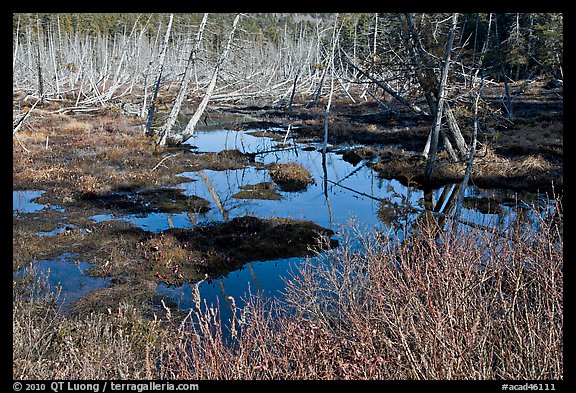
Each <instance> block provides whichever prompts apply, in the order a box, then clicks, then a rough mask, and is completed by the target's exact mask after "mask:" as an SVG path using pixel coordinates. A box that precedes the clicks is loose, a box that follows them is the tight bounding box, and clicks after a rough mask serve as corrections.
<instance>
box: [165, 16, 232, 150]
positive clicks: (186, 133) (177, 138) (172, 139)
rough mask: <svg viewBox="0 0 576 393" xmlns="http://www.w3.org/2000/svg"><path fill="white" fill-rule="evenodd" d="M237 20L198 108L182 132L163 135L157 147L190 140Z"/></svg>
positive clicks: (211, 90)
mask: <svg viewBox="0 0 576 393" xmlns="http://www.w3.org/2000/svg"><path fill="white" fill-rule="evenodd" d="M239 20H240V14H237V15H236V17H235V18H234V22H233V23H232V29H231V31H230V34H229V36H228V41H227V43H226V48H225V49H224V51H223V52H222V54H221V55H220V57H219V58H218V61H217V62H216V65H215V66H214V70H213V71H212V78H211V79H210V84H209V85H208V88H207V89H206V92H205V93H204V98H203V99H202V101H201V102H200V105H198V108H196V111H195V112H194V115H192V118H191V119H190V121H189V122H188V125H187V126H186V128H185V129H184V130H183V131H181V132H179V133H177V134H172V135H169V136H168V135H167V133H164V136H163V137H162V138H160V139H158V142H157V143H158V145H164V144H168V145H180V144H182V143H184V142H185V141H187V140H188V139H190V138H191V137H192V136H193V135H194V130H195V127H196V124H197V123H198V121H199V120H200V118H201V117H202V114H203V113H204V110H205V109H206V106H207V105H208V102H209V101H210V97H211V96H212V92H213V91H214V87H215V86H216V80H217V79H218V71H219V70H220V67H221V66H222V63H223V62H224V60H226V58H227V57H228V54H229V53H230V47H231V46H232V40H233V38H234V32H235V30H236V26H237V25H238V21H239Z"/></svg>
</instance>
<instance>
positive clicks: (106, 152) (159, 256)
mask: <svg viewBox="0 0 576 393" xmlns="http://www.w3.org/2000/svg"><path fill="white" fill-rule="evenodd" d="M511 87H512V88H513V89H514V88H515V87H514V86H511ZM502 94H503V86H500V85H490V86H488V87H487V88H486V91H485V97H484V102H483V106H482V111H481V112H482V113H481V118H480V132H479V144H478V152H477V155H476V157H475V159H474V165H473V168H472V176H471V182H472V183H473V184H474V185H476V186H479V187H481V188H506V189H512V190H526V191H541V192H544V191H550V190H552V189H554V192H555V193H556V195H558V194H559V193H561V192H562V188H563V96H562V95H563V93H562V89H561V88H560V89H555V90H554V91H552V92H551V91H550V90H548V89H546V87H545V81H539V82H532V83H530V84H528V88H527V89H526V90H525V91H524V93H523V94H520V95H519V96H518V97H517V98H516V101H515V102H514V104H513V106H512V109H513V116H512V117H507V116H506V112H505V111H504V110H503V107H502V105H501V103H500V97H502ZM14 97H15V98H14V99H15V102H18V99H19V96H18V94H15V96H14ZM20 98H21V97H20ZM382 99H383V100H384V101H385V102H386V104H387V108H382V107H380V106H379V105H378V104H377V103H375V102H363V103H352V102H350V101H348V100H347V99H341V98H340V99H338V98H335V99H334V101H333V103H332V106H331V111H330V117H329V121H330V123H329V143H330V144H331V145H332V146H329V149H330V150H331V151H335V152H339V153H340V154H342V155H343V158H344V159H345V160H346V161H348V162H350V163H351V164H352V165H361V164H360V163H363V164H362V165H368V166H370V167H371V168H372V169H373V170H374V171H376V172H377V173H378V175H379V176H381V177H382V178H387V179H397V180H399V181H400V182H402V183H403V184H406V185H412V186H416V187H429V186H430V184H426V183H425V182H424V179H423V176H422V175H423V172H424V166H425V159H424V158H423V157H422V155H421V152H422V150H423V147H424V144H425V142H426V139H427V136H428V133H429V131H430V127H431V124H432V119H430V118H424V117H419V116H416V115H414V114H412V113H409V112H407V111H406V110H404V108H402V107H399V106H398V105H396V104H395V102H394V101H393V100H391V99H389V98H388V97H383V98H382ZM325 104H326V103H325V102H323V101H322V100H321V101H320V102H319V103H318V105H317V106H313V107H311V108H306V107H305V106H304V102H294V105H293V106H292V109H291V110H290V111H287V110H283V109H279V108H276V107H266V106H258V107H254V106H253V107H243V108H242V107H234V108H219V109H220V111H221V112H223V113H226V112H228V113H232V114H234V113H236V114H237V113H249V114H250V115H251V116H252V118H254V117H256V118H260V119H261V120H260V121H250V122H245V123H242V124H236V125H235V127H238V128H241V129H252V128H254V127H257V128H258V127H259V128H261V129H262V131H260V132H259V133H260V135H263V136H271V135H276V139H277V140H278V141H280V140H283V139H284V136H285V131H277V130H274V131H272V130H270V131H267V130H268V129H273V128H274V129H275V128H280V129H284V130H286V129H287V127H288V125H289V124H291V125H292V130H293V134H292V135H291V137H293V138H294V139H295V140H296V141H300V142H320V141H321V140H322V138H323V133H324V110H325V106H326V105H325ZM58 105H66V103H60V104H57V103H55V102H49V103H47V104H45V106H44V107H38V108H37V109H36V110H35V111H34V115H33V116H30V120H29V121H28V123H27V124H26V125H25V126H24V127H23V128H22V129H21V130H20V131H19V132H18V139H16V138H15V139H14V142H13V188H14V189H15V190H16V189H22V190H31V189H35V190H43V191H45V193H44V194H43V195H42V196H41V197H39V198H38V200H37V202H38V203H43V204H46V205H47V206H59V207H61V208H62V210H54V209H53V210H44V211H41V212H38V213H28V214H19V215H16V216H13V269H14V271H16V270H18V269H20V268H22V267H23V266H25V265H26V264H27V263H29V262H30V261H33V260H36V259H48V258H57V257H58V256H59V255H61V254H63V253H64V252H73V253H77V254H78V255H79V257H78V258H79V259H81V260H85V261H89V262H90V263H92V264H94V267H93V268H92V269H91V270H90V274H92V275H96V276H102V277H116V278H115V282H114V285H113V286H112V287H110V288H107V289H105V290H101V291H97V292H96V293H94V294H92V295H90V296H89V297H87V298H85V299H82V302H81V303H78V305H77V306H75V310H76V312H88V311H89V310H95V309H100V310H102V307H113V306H115V305H116V306H117V303H118V301H119V299H120V298H122V297H126V296H128V294H131V295H132V297H133V298H134V299H135V300H134V301H135V302H141V301H147V302H149V304H150V305H151V306H154V305H156V306H157V305H158V302H159V301H160V300H165V299H160V298H157V295H154V293H153V292H154V291H152V288H154V286H155V285H157V283H158V282H166V283H169V284H171V285H179V284H181V283H183V282H185V281H194V280H198V279H199V278H202V277H204V275H206V274H207V275H208V276H209V277H215V276H218V275H221V274H225V273H226V272H228V271H230V270H233V269H236V268H238V267H239V266H241V265H242V264H243V263H245V262H247V261H250V260H271V259H277V258H286V257H291V256H304V255H310V253H311V252H312V250H314V249H315V247H316V246H318V245H320V244H321V243H322V241H321V240H320V239H321V238H322V237H326V236H327V237H329V236H331V232H330V231H328V230H326V229H324V228H321V227H318V226H317V225H315V224H313V223H310V222H301V221H293V220H284V219H275V220H262V219H258V218H255V217H240V218H236V219H233V220H231V221H226V222H220V223H212V224H208V225H197V226H195V227H194V228H193V229H190V230H186V229H172V230H169V231H164V232H161V233H153V232H148V231H145V230H142V229H140V228H138V227H135V226H134V225H132V224H130V223H127V222H122V221H116V220H110V221H103V222H100V223H96V222H94V221H93V220H91V219H90V217H91V216H93V215H97V214H109V215H113V216H115V217H120V216H123V215H126V214H147V213H152V212H155V213H161V212H163V213H180V212H186V213H188V214H189V215H194V214H202V213H204V212H206V211H207V210H208V209H209V204H208V202H207V201H205V200H203V199H202V198H199V197H197V196H187V195H184V194H183V192H182V191H181V190H180V189H179V188H177V185H178V184H179V183H182V182H185V181H191V179H189V178H185V177H183V176H182V175H181V174H182V173H185V172H194V171H199V170H202V169H211V170H226V169H238V168H244V167H247V166H259V165H260V164H258V163H256V162H255V160H254V158H255V154H245V153H242V152H240V151H237V150H228V151H222V152H218V153H200V152H194V151H193V149H190V148H189V146H182V147H162V148H160V147H157V146H156V145H155V141H154V139H153V138H150V137H146V136H145V135H143V133H142V132H141V131H140V128H139V124H140V121H139V120H138V119H136V118H133V117H128V116H124V115H122V114H121V112H120V111H118V110H114V108H112V109H106V110H100V111H97V112H92V113H85V114H79V113H73V112H67V113H65V114H62V113H54V111H55V110H57V109H58ZM70 106H72V105H70ZM452 106H453V108H454V110H455V112H456V115H457V118H458V121H459V124H461V128H462V133H463V135H464V138H465V140H466V142H467V143H469V142H470V140H471V135H472V123H471V117H470V111H469V110H468V109H469V108H466V107H465V105H458V104H453V105H452ZM355 144H362V145H363V146H360V147H358V146H355V147H354V146H352V147H351V145H355ZM24 148H26V150H25V149H24ZM311 148H312V147H311ZM465 168H466V163H465V162H451V161H450V160H449V158H448V155H447V154H446V151H445V149H444V148H443V146H440V153H439V156H438V159H437V165H436V167H435V170H434V172H433V176H432V185H441V184H446V183H451V182H459V181H461V180H462V177H463V175H464V171H465ZM267 169H269V171H270V174H271V176H272V178H273V180H274V182H275V183H276V184H277V186H278V188H280V189H281V190H283V191H298V190H302V189H305V188H306V187H307V185H308V184H311V183H312V182H314V179H312V178H311V177H310V176H309V174H307V173H305V172H304V171H302V170H301V169H300V168H297V167H295V166H293V167H288V166H286V163H284V164H281V165H277V164H276V165H272V166H270V167H269V168H267ZM284 169H286V170H284ZM234 197H236V198H254V199H277V198H278V197H279V194H277V193H276V190H275V186H274V185H273V184H271V183H266V184H262V183H260V184H255V185H252V186H246V187H244V188H243V189H242V190H241V191H240V192H239V193H238V194H236V195H234ZM465 203H475V204H478V203H481V205H482V206H481V209H483V211H486V212H497V209H496V207H495V206H493V205H492V204H491V203H490V202H489V200H488V199H487V200H482V199H480V200H475V201H474V202H472V201H471V200H466V201H465ZM495 209H496V210H495ZM381 214H382V216H383V217H387V218H390V217H393V216H394V215H395V214H396V213H395V212H394V211H393V209H392V210H391V209H390V208H386V207H383V210H382V212H381ZM59 228H60V229H61V230H58V231H57V232H55V233H54V234H52V235H48V236H43V235H41V234H39V232H49V231H52V230H55V229H59ZM322 245H323V247H333V246H335V244H334V242H328V243H326V242H324V243H323V244H322ZM120 277H123V278H122V279H120ZM146 299H147V300H146ZM166 301H167V300H166Z"/></svg>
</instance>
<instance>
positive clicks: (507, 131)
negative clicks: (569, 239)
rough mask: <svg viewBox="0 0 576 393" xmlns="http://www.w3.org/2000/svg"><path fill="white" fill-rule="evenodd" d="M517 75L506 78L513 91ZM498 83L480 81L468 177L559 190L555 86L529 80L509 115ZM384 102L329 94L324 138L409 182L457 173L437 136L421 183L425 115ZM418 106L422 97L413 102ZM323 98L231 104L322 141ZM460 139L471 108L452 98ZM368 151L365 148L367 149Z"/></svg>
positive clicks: (461, 168)
mask: <svg viewBox="0 0 576 393" xmlns="http://www.w3.org/2000/svg"><path fill="white" fill-rule="evenodd" d="M523 83H524V81H519V82H517V83H516V84H511V85H510V86H509V88H510V89H511V91H516V90H517V89H519V88H520V87H521V86H522V85H523ZM502 97H504V86H503V84H490V85H488V86H487V87H486V88H485V89H484V93H483V99H484V101H483V102H482V105H481V106H480V110H479V136H478V142H479V143H478V146H477V154H476V157H475V161H474V166H473V168H472V176H471V182H472V183H473V184H475V185H477V186H479V187H482V188H500V187H503V188H509V189H514V190H528V191H534V192H536V191H540V192H548V191H552V189H554V192H556V193H558V192H561V190H562V188H563V140H564V138H563V131H564V126H563V124H564V122H563V90H562V88H561V87H560V88H557V89H554V90H549V89H547V81H531V82H530V83H528V84H527V85H526V86H525V88H524V90H523V92H522V94H519V95H518V96H517V97H516V99H515V100H514V101H513V104H512V116H511V117H509V116H508V115H507V112H506V110H505V107H504V106H503V104H502ZM384 101H385V103H386V105H387V108H382V107H380V106H379V105H378V104H377V103H375V102H363V103H356V104H355V103H352V102H351V101H349V100H345V99H335V100H333V102H332V106H331V109H330V117H329V122H330V123H329V143H330V144H332V145H350V144H363V145H367V146H369V147H370V150H368V151H365V152H362V151H357V150H353V151H350V152H348V153H346V159H347V160H349V162H351V163H352V164H355V163H356V164H357V163H359V162H360V161H361V160H363V159H366V158H373V156H372V154H376V155H377V156H378V163H377V164H373V165H372V164H370V165H372V168H373V169H374V170H375V171H376V172H378V174H379V175H380V176H381V177H383V178H386V179H396V180H399V181H400V182H402V183H403V184H405V185H407V184H410V185H413V186H417V187H423V186H427V187H437V186H439V185H443V184H447V183H452V182H458V181H461V180H462V178H463V176H464V172H465V169H466V163H465V161H461V162H456V163H454V162H451V161H450V159H449V157H448V155H447V153H446V151H445V149H444V147H443V146H442V144H441V143H440V145H439V151H440V153H439V156H438V159H437V162H436V167H435V170H434V172H433V175H432V181H431V182H430V183H429V184H424V183H425V181H424V179H423V172H424V167H425V164H426V160H425V159H424V157H423V156H422V154H421V153H422V151H423V150H424V145H425V143H426V140H427V137H428V134H429V132H430V129H431V126H432V122H433V119H431V118H430V117H422V116H417V115H415V114H413V113H410V112H408V111H407V110H406V109H405V108H403V107H401V106H399V105H398V104H397V103H396V102H395V101H394V100H392V99H391V98H390V97H386V96H384ZM420 104H421V106H424V103H420ZM325 106H326V103H325V102H323V101H322V100H320V102H319V103H318V104H317V105H316V106H314V107H312V108H309V109H305V107H304V104H303V103H301V104H300V105H293V106H292V110H291V111H284V110H280V109H278V108H271V107H268V108H264V107H260V108H254V107H247V108H244V109H242V108H237V109H235V111H236V112H239V113H258V115H259V116H262V118H263V119H265V120H263V121H262V122H260V123H259V122H250V123H247V124H245V125H244V128H246V127H255V126H260V127H263V128H266V127H268V128H272V127H283V128H284V129H286V128H287V126H288V124H291V125H292V127H293V130H294V132H295V133H296V140H297V141H300V142H309V141H316V142H320V141H322V138H323V135H324V116H325ZM452 108H453V109H454V111H455V113H456V116H457V119H458V122H459V125H460V127H461V131H462V134H463V136H464V139H465V141H466V143H467V144H469V143H470V141H471V139H472V131H473V128H472V115H471V113H472V112H471V111H470V108H469V107H468V106H467V105H465V104H459V103H456V104H454V103H452ZM367 153H368V154H367Z"/></svg>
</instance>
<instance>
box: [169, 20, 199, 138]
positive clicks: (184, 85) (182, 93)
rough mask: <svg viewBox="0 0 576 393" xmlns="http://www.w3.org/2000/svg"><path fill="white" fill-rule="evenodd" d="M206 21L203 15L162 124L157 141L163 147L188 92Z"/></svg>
mask: <svg viewBox="0 0 576 393" xmlns="http://www.w3.org/2000/svg"><path fill="white" fill-rule="evenodd" d="M207 20H208V14H207V13H205V14H204V16H203V17H202V21H201V22H200V26H199V27H198V32H197V33H196V41H195V43H194V47H193V48H192V50H191V51H190V56H189V57H188V63H187V64H186V70H185V71H184V76H183V77H182V82H181V83H180V90H179V91H178V95H177V96H176V99H175V100H174V104H173V105H172V109H171V110H170V114H169V115H168V117H167V118H166V121H165V122H164V125H163V126H162V128H161V130H160V136H159V139H158V144H159V145H164V144H165V143H166V138H167V137H168V136H169V135H170V132H171V130H172V128H173V127H174V124H175V123H176V119H177V117H178V113H180V108H181V107H182V103H183V102H184V98H185V97H186V91H187V90H188V84H189V83H190V79H191V78H192V71H193V70H194V64H195V62H196V53H197V52H198V50H199V49H200V43H201V42H202V35H203V34H204V27H205V26H206V21H207Z"/></svg>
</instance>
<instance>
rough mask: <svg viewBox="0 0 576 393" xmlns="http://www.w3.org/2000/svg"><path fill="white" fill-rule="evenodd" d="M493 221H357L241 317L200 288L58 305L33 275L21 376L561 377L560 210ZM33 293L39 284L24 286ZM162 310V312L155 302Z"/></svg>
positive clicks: (22, 311)
mask: <svg viewBox="0 0 576 393" xmlns="http://www.w3.org/2000/svg"><path fill="white" fill-rule="evenodd" d="M533 214H534V216H535V220H536V222H535V223H534V224H533V225H531V226H523V227H518V228H516V229H511V230H509V231H508V232H507V233H505V234H504V236H503V234H501V233H500V234H497V233H496V232H495V231H494V232H491V231H485V230H480V229H473V228H468V229H467V230H463V229H461V228H460V229H459V230H458V231H454V230H452V231H449V232H446V231H443V230H441V228H440V227H439V226H438V225H437V223H436V222H435V221H434V220H420V221H418V222H419V226H418V228H416V230H415V231H414V234H413V235H412V236H411V237H409V238H408V239H405V240H404V241H403V242H402V243H400V242H398V241H393V240H391V238H390V237H389V235H390V234H388V233H379V232H371V233H368V234H366V232H365V231H360V230H359V229H358V228H354V227H352V228H351V229H350V230H349V232H348V236H347V240H346V241H343V242H342V243H341V245H340V247H338V248H336V249H332V250H328V251H326V252H324V253H323V254H322V255H320V256H319V257H317V258H315V259H309V260H307V261H306V262H305V263H303V264H302V265H301V267H299V269H298V270H299V272H298V274H296V275H294V277H292V278H291V279H290V280H289V281H288V282H287V286H286V289H285V292H286V293H285V299H284V300H283V301H282V302H280V301H278V300H274V299H272V300H270V299H268V300H266V299H265V298H263V297H261V296H259V295H257V294H249V295H248V296H247V299H246V302H245V305H244V306H243V307H237V306H236V300H235V299H234V298H228V300H229V301H230V307H231V310H232V315H233V317H232V318H231V320H230V321H222V319H221V317H220V313H219V306H218V305H208V304H207V303H206V302H205V301H202V299H201V297H200V292H199V285H200V282H198V283H197V284H196V285H195V286H194V287H193V296H194V299H195V307H193V308H192V309H190V310H189V313H188V315H186V316H185V317H177V316H175V315H177V314H176V313H173V312H172V311H171V310H170V308H169V307H168V306H166V305H165V304H164V303H162V308H160V309H159V310H158V315H161V318H162V319H161V321H160V319H156V318H154V319H145V318H143V317H142V316H141V315H140V314H139V311H138V306H135V305H130V306H128V305H126V306H120V307H118V308H117V309H113V310H109V312H108V314H104V315H103V314H98V313H95V314H90V315H88V316H84V317H82V318H80V317H64V316H62V315H61V314H60V313H59V311H58V309H57V307H56V306H55V304H56V303H55V301H54V298H53V296H54V295H51V292H50V291H45V290H43V288H44V289H45V287H43V286H42V284H41V283H42V281H41V280H37V281H36V284H35V286H33V287H32V290H29V291H23V290H22V286H15V287H14V288H15V289H14V290H13V319H14V337H13V344H14V345H13V362H14V363H13V364H14V366H13V375H14V378H15V379H42V378H52V379H54V378H56V379H72V378H85V379H91V378H127V379H156V378H168V379H474V380H482V379H511V380H520V379H530V380H543V379H547V380H557V379H563V377H564V374H563V372H564V368H563V366H564V359H563V349H564V348H563V250H562V249H563V233H562V231H563V228H562V223H563V214H562V208H561V205H560V202H557V203H556V205H554V206H551V208H550V209H548V210H547V211H546V212H544V213H539V212H538V211H534V213H533ZM30 293H32V295H30ZM162 311H163V313H161V312H162Z"/></svg>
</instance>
